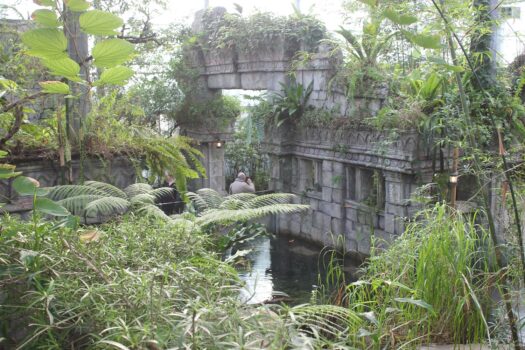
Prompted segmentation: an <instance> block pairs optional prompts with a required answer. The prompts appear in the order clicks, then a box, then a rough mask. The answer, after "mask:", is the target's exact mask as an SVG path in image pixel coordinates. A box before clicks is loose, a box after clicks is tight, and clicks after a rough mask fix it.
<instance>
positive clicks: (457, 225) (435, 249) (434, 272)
mask: <svg viewBox="0 0 525 350" xmlns="http://www.w3.org/2000/svg"><path fill="white" fill-rule="evenodd" d="M476 220H477V218H476V215H474V216H472V217H467V216H464V215H463V214H461V213H458V212H454V211H451V210H450V208H449V207H447V205H445V204H437V205H435V207H433V208H430V209H428V210H425V211H423V212H421V213H420V216H419V217H418V218H416V219H415V220H414V221H413V222H411V223H410V224H409V225H408V227H407V228H406V230H405V232H404V233H403V235H402V236H400V237H399V238H397V239H396V240H395V241H394V242H393V243H391V245H390V246H389V247H388V248H387V249H381V248H379V246H381V245H382V242H381V241H378V240H375V241H373V246H372V249H371V253H370V254H371V257H370V259H369V260H367V262H366V263H365V267H364V269H363V274H362V276H361V278H360V280H359V281H357V282H353V283H350V284H348V285H347V286H346V291H345V293H344V294H345V295H346V296H345V297H344V298H343V301H342V303H343V304H344V305H347V306H348V307H349V308H350V309H351V310H353V311H355V312H357V313H360V314H362V315H364V317H366V318H367V319H368V321H369V323H368V324H367V325H366V326H365V327H363V329H362V330H359V333H358V336H357V339H359V338H360V339H361V340H360V341H361V342H362V343H361V347H362V348H373V349H380V348H384V347H385V346H391V347H392V348H400V347H412V346H417V344H421V343H428V342H439V343H442V342H446V343H453V344H464V343H477V342H483V341H489V342H490V341H491V333H490V331H491V329H490V326H489V323H488V322H489V321H488V320H489V315H491V313H492V311H493V310H494V309H495V307H496V306H495V304H494V301H493V300H492V297H491V286H492V285H493V284H494V282H495V278H496V276H497V275H498V274H499V272H498V271H495V270H494V267H495V266H494V256H493V254H492V248H491V247H490V245H491V242H490V238H489V236H488V234H487V232H486V230H484V229H483V228H482V227H481V226H479V225H477V224H476ZM334 297H337V298H339V299H338V300H341V297H340V294H336V295H334ZM325 301H326V300H325ZM358 341H359V340H358ZM387 344H388V345H387Z"/></svg>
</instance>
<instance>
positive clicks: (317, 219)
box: [312, 210, 325, 229]
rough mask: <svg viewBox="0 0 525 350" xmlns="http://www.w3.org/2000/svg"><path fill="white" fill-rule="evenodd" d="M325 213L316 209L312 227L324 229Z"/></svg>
mask: <svg viewBox="0 0 525 350" xmlns="http://www.w3.org/2000/svg"><path fill="white" fill-rule="evenodd" d="M324 215H325V214H323V213H322V212H320V211H318V210H316V211H314V212H313V217H312V227H315V228H318V229H322V228H323V225H324V221H323V220H324V219H323V216H324Z"/></svg>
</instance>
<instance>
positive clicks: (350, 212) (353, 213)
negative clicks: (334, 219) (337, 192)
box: [345, 208, 357, 221]
mask: <svg viewBox="0 0 525 350" xmlns="http://www.w3.org/2000/svg"><path fill="white" fill-rule="evenodd" d="M345 210H346V219H347V220H350V221H357V209H355V208H345Z"/></svg>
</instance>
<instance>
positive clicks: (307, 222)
mask: <svg viewBox="0 0 525 350" xmlns="http://www.w3.org/2000/svg"><path fill="white" fill-rule="evenodd" d="M312 221H313V215H312V212H311V211H310V212H309V213H308V214H306V215H304V216H303V217H302V218H301V232H302V233H308V232H310V231H312Z"/></svg>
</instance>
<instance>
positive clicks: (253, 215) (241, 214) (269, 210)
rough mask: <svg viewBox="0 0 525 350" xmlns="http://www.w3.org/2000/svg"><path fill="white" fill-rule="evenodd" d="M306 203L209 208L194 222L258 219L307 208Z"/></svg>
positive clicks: (227, 223) (205, 223) (206, 223)
mask: <svg viewBox="0 0 525 350" xmlns="http://www.w3.org/2000/svg"><path fill="white" fill-rule="evenodd" d="M308 208H309V206H308V205H301V204H273V205H267V206H264V207H260V208H248V209H242V210H231V209H217V210H209V211H207V212H205V213H204V214H203V215H202V216H200V217H198V218H197V219H196V220H195V222H196V223H197V224H199V225H201V226H204V227H205V226H208V225H212V224H220V225H231V224H233V223H236V222H238V221H248V220H252V219H258V218H261V217H265V216H267V215H271V214H294V213H299V212H301V211H304V210H308Z"/></svg>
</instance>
